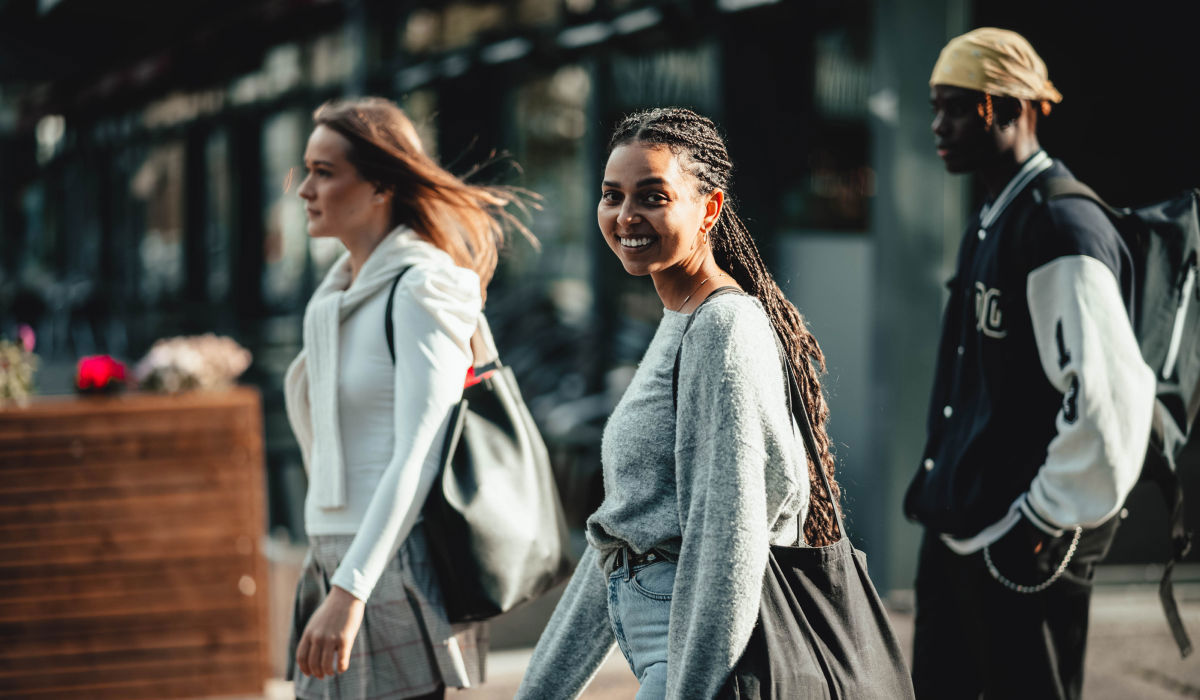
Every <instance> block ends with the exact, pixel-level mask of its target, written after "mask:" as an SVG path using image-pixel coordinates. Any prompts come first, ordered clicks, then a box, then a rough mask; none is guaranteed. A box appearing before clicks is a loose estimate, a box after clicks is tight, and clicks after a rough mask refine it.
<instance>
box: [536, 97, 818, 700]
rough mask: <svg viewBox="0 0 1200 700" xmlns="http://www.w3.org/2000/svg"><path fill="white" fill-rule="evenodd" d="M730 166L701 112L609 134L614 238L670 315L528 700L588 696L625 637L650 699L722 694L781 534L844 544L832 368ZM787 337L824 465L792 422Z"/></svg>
mask: <svg viewBox="0 0 1200 700" xmlns="http://www.w3.org/2000/svg"><path fill="white" fill-rule="evenodd" d="M732 172H733V163H732V162H731V161H730V158H729V154H728V152H727V151H726V148H725V144H724V142H723V140H722V139H721V137H720V135H719V134H718V133H717V129H716V127H715V125H714V124H713V123H712V122H711V121H710V120H708V119H706V118H705V117H702V116H700V115H698V114H696V113H694V112H691V111H689V110H686V109H678V108H673V109H653V110H649V111H646V112H641V113H638V114H634V115H632V116H630V117H626V118H625V119H624V120H623V121H622V122H621V123H620V124H619V125H618V126H617V128H616V131H615V132H614V134H613V136H612V139H611V140H610V141H609V156H608V162H607V165H606V166H605V170H604V178H603V182H602V185H601V194H600V203H599V205H598V207H597V220H598V223H599V225H600V233H601V235H602V236H603V237H604V240H605V242H606V243H607V244H608V246H609V248H611V249H612V251H613V252H614V253H615V254H616V256H617V259H618V260H620V262H621V264H622V265H623V266H624V268H625V270H626V271H627V272H628V273H630V274H632V275H638V276H644V275H649V276H650V278H651V279H652V280H653V282H654V287H655V290H656V291H657V292H658V295H659V297H660V298H661V299H662V302H663V306H664V307H665V308H664V311H663V319H662V321H661V323H660V324H659V327H658V330H657V332H656V333H655V336H654V339H653V340H652V341H651V343H650V347H649V348H648V349H647V350H646V354H645V356H644V357H643V358H642V362H641V364H640V365H639V366H638V369H637V373H636V374H635V375H634V378H633V381H632V382H631V383H630V385H629V388H628V389H626V391H625V395H624V396H623V397H622V398H621V401H620V403H619V404H618V405H617V407H616V408H615V409H614V411H613V413H612V415H611V416H610V418H609V420H608V424H607V425H606V426H605V429H604V438H603V444H602V449H601V460H602V465H603V473H604V488H605V494H604V502H603V503H602V504H601V506H600V508H599V509H598V510H597V511H596V512H595V513H594V514H592V516H591V517H590V518H589V519H588V522H587V536H588V543H589V545H590V546H589V547H588V548H587V552H586V553H585V554H584V557H583V560H582V561H581V562H580V564H579V567H578V568H577V569H576V571H575V574H574V576H573V577H572V579H571V583H570V584H569V585H568V587H567V590H566V592H565V593H564V595H563V598H562V600H561V601H560V602H559V604H558V607H557V608H556V609H555V611H554V615H553V617H552V618H551V620H550V624H549V626H548V627H547V628H546V631H545V632H544V634H543V635H542V638H541V640H540V641H539V643H538V646H537V650H536V651H535V652H534V656H533V659H532V661H531V663H530V667H529V670H528V671H527V672H526V675H525V679H524V682H523V683H522V685H521V690H520V692H519V693H518V697H520V698H539V699H540V698H545V699H546V700H551V699H552V700H561V699H563V698H571V697H575V696H577V695H578V694H579V693H581V692H582V690H583V688H584V687H585V686H586V684H587V682H588V680H589V679H590V678H591V677H592V675H593V674H594V673H595V671H596V669H597V668H598V667H599V666H600V663H601V662H602V661H603V659H604V657H605V656H606V655H607V653H608V650H609V649H610V648H611V647H612V645H613V644H614V643H616V644H617V645H618V646H619V647H620V649H621V652H622V653H623V654H624V656H625V658H626V661H627V662H628V663H629V666H630V668H631V669H632V670H633V672H634V674H635V675H636V676H637V677H638V681H639V683H640V685H641V688H640V690H639V691H638V698H640V699H643V700H646V699H650V698H654V699H658V698H664V697H668V698H687V699H689V700H695V699H703V698H712V697H714V696H716V695H717V694H718V693H719V692H721V689H722V686H723V685H724V684H725V682H726V679H727V678H728V677H729V675H730V671H731V670H732V669H733V668H734V666H735V664H736V662H737V661H738V659H739V657H741V655H742V652H743V650H744V649H745V648H746V645H747V642H748V640H749V639H750V634H751V630H752V629H753V627H754V625H755V620H756V619H757V617H758V613H759V599H760V594H761V592H762V590H763V578H764V572H765V570H766V567H767V561H768V552H769V549H770V545H773V544H777V545H792V544H808V545H812V546H823V545H826V544H829V543H831V542H834V541H835V540H837V539H838V538H839V537H840V533H838V531H837V526H836V523H837V520H836V517H835V513H834V511H833V504H832V503H831V502H830V501H829V499H827V498H824V497H821V498H816V499H813V501H812V503H811V505H810V502H809V493H810V491H814V492H815V493H818V494H823V493H824V489H823V488H822V487H821V484H822V481H821V480H820V473H819V472H818V471H817V469H823V470H825V471H826V473H827V474H828V476H829V479H830V482H831V484H833V485H832V486H831V491H832V495H833V498H834V499H836V498H837V487H836V482H834V481H833V470H834V460H833V456H832V455H831V453H830V441H829V437H828V435H827V434H826V431H825V423H826V420H827V418H828V415H829V411H828V409H827V407H826V404H825V400H824V398H823V396H822V393H821V385H820V380H819V375H820V372H821V371H822V370H823V369H824V359H823V357H822V354H821V350H820V348H819V347H818V345H817V341H816V339H815V338H813V336H812V334H811V333H809V331H808V329H807V328H806V327H805V324H804V319H803V318H802V317H801V316H800V314H799V313H798V312H797V311H796V307H794V306H793V305H792V304H791V303H790V302H789V301H788V300H787V299H786V298H785V297H784V295H783V292H782V291H780V289H779V286H778V285H777V284H776V283H775V281H774V279H772V277H771V274H770V273H769V272H768V271H767V267H766V265H765V264H764V263H763V260H762V258H761V257H760V255H759V253H758V249H757V246H756V245H755V243H754V240H753V238H751V237H750V234H749V232H748V231H747V230H746V227H745V225H744V224H743V223H742V221H741V219H739V218H738V216H737V214H736V213H735V211H734V207H733V201H732V195H731V193H730V190H729V186H730V181H731V178H732ZM777 339H778V341H779V342H781V343H782V346H783V351H784V352H786V354H787V357H788V358H789V360H790V362H791V364H792V366H794V367H795V368H796V369H797V372H798V374H799V384H800V387H801V390H802V394H803V399H804V404H805V408H806V409H807V411H808V414H809V416H811V422H812V425H813V429H814V433H815V436H816V444H817V449H818V450H819V454H820V461H821V464H809V461H808V459H807V457H806V454H805V448H804V445H803V442H802V440H801V438H800V437H799V436H798V434H797V433H796V432H794V430H793V421H792V416H791V412H790V411H789V408H788V402H787V396H786V392H787V386H788V384H787V379H786V374H785V371H784V368H783V364H782V362H781V357H780V351H779V348H778V346H777V345H776V342H777ZM810 484H811V485H812V486H810ZM801 532H802V533H803V535H802V536H801Z"/></svg>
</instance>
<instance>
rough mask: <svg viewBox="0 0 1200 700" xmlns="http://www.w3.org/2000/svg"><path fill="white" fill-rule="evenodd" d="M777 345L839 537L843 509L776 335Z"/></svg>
mask: <svg viewBox="0 0 1200 700" xmlns="http://www.w3.org/2000/svg"><path fill="white" fill-rule="evenodd" d="M775 347H776V349H777V350H778V351H779V359H780V361H782V363H783V367H784V372H786V373H787V378H788V389H789V391H788V407H789V408H790V409H791V411H792V415H793V416H795V417H796V419H797V420H796V423H798V424H799V426H800V437H801V438H802V439H803V440H804V448H805V450H807V451H808V458H809V459H811V460H812V463H813V468H814V469H816V470H817V473H818V474H820V475H821V484H822V485H823V486H824V487H825V497H826V498H828V499H829V503H830V504H831V505H832V506H833V514H834V517H835V518H837V526H838V539H841V538H843V537H845V536H846V525H845V523H844V522H843V521H842V509H841V506H839V505H838V502H837V499H836V498H834V497H833V485H832V484H830V483H829V475H828V474H826V473H825V465H824V464H823V463H822V462H821V451H820V450H818V449H817V438H816V435H815V434H814V433H813V427H812V422H811V420H810V419H809V417H808V408H807V407H805V405H804V394H802V393H801V392H800V384H799V382H797V381H796V371H795V369H794V368H793V367H792V359H791V358H790V357H788V356H787V353H786V352H784V349H783V343H781V342H780V341H779V336H778V335H776V336H775Z"/></svg>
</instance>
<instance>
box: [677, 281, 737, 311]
mask: <svg viewBox="0 0 1200 700" xmlns="http://www.w3.org/2000/svg"><path fill="white" fill-rule="evenodd" d="M723 274H725V273H724V272H718V273H716V274H715V275H709V276H708V277H705V278H704V280H703V281H701V282H700V284H698V285H696V288H695V289H693V290H692V293H691V294H688V295H687V296H686V297H684V298H683V301H682V302H680V303H679V307H678V308H676V309H675V313H679V312H681V311H683V307H684V306H686V305H687V303H688V299H691V298H692V294H695V293H696V292H698V291H700V288H701V287H703V286H704V283H705V282H708V281H709V280H710V279H712V278H714V277H719V276H721V275H723Z"/></svg>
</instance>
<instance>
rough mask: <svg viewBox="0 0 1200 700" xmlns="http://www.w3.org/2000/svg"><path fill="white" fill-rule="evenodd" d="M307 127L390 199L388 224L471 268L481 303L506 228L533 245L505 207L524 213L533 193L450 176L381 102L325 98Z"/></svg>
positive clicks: (394, 109) (402, 118)
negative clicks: (328, 132)
mask: <svg viewBox="0 0 1200 700" xmlns="http://www.w3.org/2000/svg"><path fill="white" fill-rule="evenodd" d="M313 122H314V123H315V124H316V125H317V126H324V127H327V128H329V129H333V130H334V131H336V132H337V133H339V134H341V135H342V136H344V137H345V138H346V140H348V141H349V142H350V148H349V150H348V152H347V153H346V159H347V160H349V161H350V163H351V164H352V165H353V166H354V167H355V169H356V170H357V171H358V174H359V175H360V176H361V177H362V178H363V179H364V180H366V181H367V182H370V183H372V184H373V185H375V186H377V187H379V188H381V189H385V190H387V191H390V192H391V193H392V221H391V224H392V226H399V225H401V224H403V225H406V226H409V227H410V228H412V229H413V230H414V231H416V232H417V234H418V235H420V236H423V237H424V238H426V239H427V240H429V241H430V242H431V243H433V244H434V245H436V246H437V247H438V248H441V249H442V250H444V251H446V252H447V253H449V254H450V257H451V258H452V259H453V260H454V262H455V264H457V265H459V266H461V267H465V268H469V269H471V270H474V271H475V272H476V273H477V274H478V275H479V279H480V282H481V290H480V291H481V292H482V293H483V295H484V297H485V298H486V296H487V285H488V282H490V281H491V279H492V275H493V273H495V271H496V263H497V261H498V259H499V250H500V248H501V247H502V246H503V244H504V241H505V232H506V230H507V229H510V228H511V229H515V230H517V231H519V232H520V233H521V234H522V235H524V236H525V237H526V238H527V239H529V241H530V242H531V243H533V244H534V245H535V246H536V245H537V240H536V239H535V238H534V237H533V235H532V234H531V233H530V232H529V229H527V228H526V227H525V226H524V225H523V224H522V223H521V222H520V220H518V219H517V218H516V217H515V216H514V215H513V213H512V212H511V211H509V209H508V207H509V205H513V206H515V207H516V208H517V209H518V210H520V211H522V212H527V211H528V207H529V205H530V201H531V199H532V198H533V197H534V195H532V193H530V192H528V191H527V190H522V189H518V188H514V187H503V186H483V185H473V184H468V183H466V182H464V181H463V180H462V179H461V178H459V177H457V176H455V175H454V174H452V173H450V172H449V171H448V170H446V169H445V168H443V167H442V166H441V165H439V164H438V163H437V162H436V161H435V160H434V159H433V158H431V157H430V156H429V155H427V154H426V153H425V150H424V149H423V148H422V147H421V139H420V137H419V136H418V135H417V130H416V128H415V127H414V126H413V123H412V120H410V119H409V118H408V115H406V114H405V113H404V110H402V109H400V108H399V107H398V106H396V104H395V103H393V102H391V101H389V100H385V99H383V98H381V97H364V98H360V99H355V100H331V101H329V102H326V103H325V104H323V105H321V106H320V107H318V108H317V110H316V111H315V112H313Z"/></svg>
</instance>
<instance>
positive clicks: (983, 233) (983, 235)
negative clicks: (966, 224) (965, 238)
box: [979, 229, 987, 241]
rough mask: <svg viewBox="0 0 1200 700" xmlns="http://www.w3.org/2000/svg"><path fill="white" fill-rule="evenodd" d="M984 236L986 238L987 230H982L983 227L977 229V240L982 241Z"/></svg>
mask: <svg viewBox="0 0 1200 700" xmlns="http://www.w3.org/2000/svg"><path fill="white" fill-rule="evenodd" d="M985 238H987V231H984V230H983V229H979V240H981V241H982V240H983V239H985Z"/></svg>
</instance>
